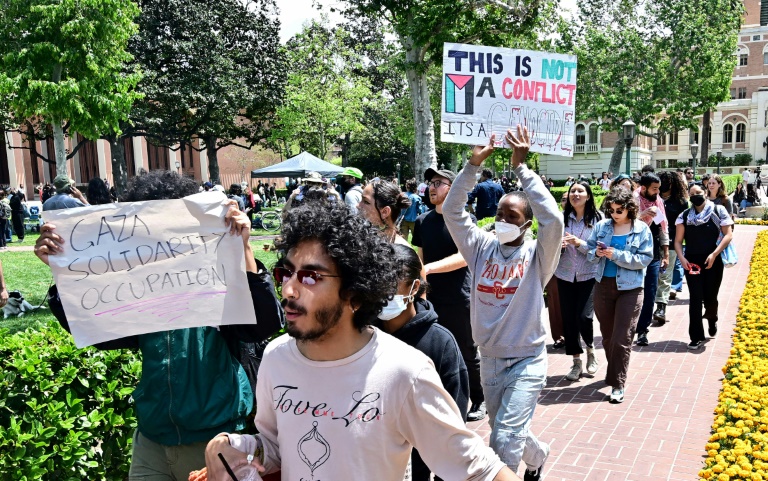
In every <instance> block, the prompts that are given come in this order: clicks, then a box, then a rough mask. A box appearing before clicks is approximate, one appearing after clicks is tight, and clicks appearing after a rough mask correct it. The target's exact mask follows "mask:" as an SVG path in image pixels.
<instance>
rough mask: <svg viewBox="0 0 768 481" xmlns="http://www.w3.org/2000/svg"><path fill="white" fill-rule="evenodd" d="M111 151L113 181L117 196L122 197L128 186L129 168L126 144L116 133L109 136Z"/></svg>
mask: <svg viewBox="0 0 768 481" xmlns="http://www.w3.org/2000/svg"><path fill="white" fill-rule="evenodd" d="M107 140H108V141H109V151H110V152H111V155H112V182H113V185H114V187H115V193H116V194H117V198H118V199H119V198H120V197H122V195H123V192H125V189H126V187H128V168H127V167H126V164H125V144H123V141H122V138H120V137H118V136H117V135H115V134H111V135H109V136H107Z"/></svg>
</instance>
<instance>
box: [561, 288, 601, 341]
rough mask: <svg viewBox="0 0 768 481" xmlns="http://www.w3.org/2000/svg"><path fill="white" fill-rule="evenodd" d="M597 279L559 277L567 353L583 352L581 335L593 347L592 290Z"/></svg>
mask: <svg viewBox="0 0 768 481" xmlns="http://www.w3.org/2000/svg"><path fill="white" fill-rule="evenodd" d="M594 287H595V280H594V279H588V280H586V281H581V282H568V281H564V280H562V279H557V290H558V293H559V295H560V312H561V314H562V316H563V335H564V337H565V353H566V354H567V355H569V356H575V355H577V354H581V353H583V352H584V350H583V349H582V348H581V342H580V341H579V335H581V338H582V339H584V343H585V344H586V345H587V347H593V345H594V344H593V343H594V331H593V328H592V316H593V314H594V310H595V309H594V306H593V304H592V296H593V294H592V292H593V291H594Z"/></svg>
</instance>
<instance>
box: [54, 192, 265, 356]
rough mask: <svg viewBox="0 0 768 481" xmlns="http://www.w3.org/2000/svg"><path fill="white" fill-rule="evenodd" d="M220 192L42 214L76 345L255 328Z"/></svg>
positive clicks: (239, 252) (239, 244)
mask: <svg viewBox="0 0 768 481" xmlns="http://www.w3.org/2000/svg"><path fill="white" fill-rule="evenodd" d="M226 200H227V199H226V197H225V196H224V194H222V193H218V192H204V193H200V194H195V195H191V196H189V197H185V198H184V199H175V200H156V201H147V202H127V203H120V204H107V205H96V206H91V207H82V208H77V209H65V210H56V211H51V212H45V218H46V220H47V221H48V222H51V223H53V224H54V225H55V226H56V233H57V234H58V235H60V236H61V237H63V238H64V240H65V242H66V243H65V245H64V252H63V253H60V254H56V255H52V256H50V265H51V270H52V271H53V277H54V279H55V281H56V285H57V286H58V288H59V295H60V296H61V302H62V304H63V305H64V311H65V312H66V313H67V319H68V321H69V327H70V329H71V331H72V336H73V337H74V339H75V344H76V345H77V347H84V346H88V345H91V344H95V343H98V342H103V341H108V340H112V339H118V338H121V337H126V336H131V335H135V334H144V333H149V332H158V331H167V330H171V329H181V328H186V327H199V326H217V325H222V324H254V323H256V314H255V313H254V310H253V301H252V300H251V294H250V291H249V289H248V280H247V278H246V274H245V257H244V250H243V239H242V237H240V236H239V235H235V236H233V235H230V234H229V229H228V228H227V227H226V226H225V225H224V215H225V214H226V212H227V209H228V205H227V204H226Z"/></svg>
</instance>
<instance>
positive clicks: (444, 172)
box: [424, 167, 456, 184]
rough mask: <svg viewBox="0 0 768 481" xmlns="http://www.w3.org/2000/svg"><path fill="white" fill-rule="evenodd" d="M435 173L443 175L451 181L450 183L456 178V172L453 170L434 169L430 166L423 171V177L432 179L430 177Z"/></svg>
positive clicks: (428, 179)
mask: <svg viewBox="0 0 768 481" xmlns="http://www.w3.org/2000/svg"><path fill="white" fill-rule="evenodd" d="M435 175H439V176H440V177H445V178H446V179H448V180H450V181H451V184H453V181H454V180H456V174H455V173H454V172H453V171H450V170H448V169H440V170H435V169H433V168H432V167H430V168H428V169H427V170H425V171H424V178H425V179H427V181H430V180H432V177H434V176H435Z"/></svg>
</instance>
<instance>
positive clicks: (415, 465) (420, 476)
mask: <svg viewBox="0 0 768 481" xmlns="http://www.w3.org/2000/svg"><path fill="white" fill-rule="evenodd" d="M430 474H432V472H431V471H430V470H429V468H428V467H427V465H426V463H424V460H422V459H421V455H419V452H418V451H416V449H414V450H413V451H411V479H412V480H413V481H429V475H430ZM435 481H442V480H441V478H439V477H437V475H435Z"/></svg>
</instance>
